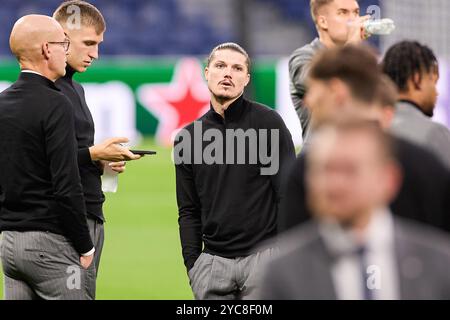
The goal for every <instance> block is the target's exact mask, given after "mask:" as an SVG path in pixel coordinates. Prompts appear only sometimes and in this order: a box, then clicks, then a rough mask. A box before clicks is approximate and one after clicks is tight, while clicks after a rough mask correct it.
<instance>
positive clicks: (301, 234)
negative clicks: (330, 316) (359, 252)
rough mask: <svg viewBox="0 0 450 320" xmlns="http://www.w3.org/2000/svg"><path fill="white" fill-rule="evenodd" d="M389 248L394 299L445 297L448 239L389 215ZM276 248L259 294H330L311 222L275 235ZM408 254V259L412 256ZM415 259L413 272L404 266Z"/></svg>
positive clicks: (449, 291)
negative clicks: (395, 285)
mask: <svg viewBox="0 0 450 320" xmlns="http://www.w3.org/2000/svg"><path fill="white" fill-rule="evenodd" d="M394 243H395V244H394V251H395V254H396V260H397V262H398V264H397V265H398V279H399V282H400V299H402V300H413V299H423V300H427V299H440V300H441V299H442V300H444V299H445V300H447V299H450V273H449V272H448V270H449V267H450V239H449V238H448V237H447V235H446V234H443V233H441V232H440V231H437V230H435V229H434V228H431V227H427V226H421V225H418V224H416V223H414V222H410V221H407V220H403V219H402V218H395V219H394ZM279 246H280V250H281V253H280V255H279V256H278V257H277V258H275V259H274V260H273V261H272V262H270V263H269V265H268V267H267V269H266V272H265V276H264V277H263V280H262V288H261V295H260V296H259V298H261V299H271V300H272V299H273V300H276V299H284V300H335V299H336V298H337V296H336V291H335V288H334V284H333V280H332V275H331V264H332V263H333V257H332V255H331V254H330V253H329V251H328V250H327V248H326V246H325V244H324V242H323V240H322V238H321V237H320V235H319V232H318V227H317V224H316V223H315V222H309V223H306V224H304V225H302V226H299V227H297V228H294V229H292V230H290V231H289V232H287V233H286V234H285V235H283V236H282V239H280V241H279ZM412 259H413V260H412ZM411 261H414V262H415V265H416V266H419V268H417V273H415V274H414V275H413V274H412V273H411V272H408V268H407V265H408V263H410V262H411Z"/></svg>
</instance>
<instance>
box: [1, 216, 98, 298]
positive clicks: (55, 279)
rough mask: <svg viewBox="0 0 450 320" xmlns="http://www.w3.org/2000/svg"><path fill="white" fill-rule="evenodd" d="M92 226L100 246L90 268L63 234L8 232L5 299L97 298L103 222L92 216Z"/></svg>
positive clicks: (3, 247) (3, 252)
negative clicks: (96, 288) (82, 261)
mask: <svg viewBox="0 0 450 320" xmlns="http://www.w3.org/2000/svg"><path fill="white" fill-rule="evenodd" d="M88 225H89V229H90V232H91V238H92V239H93V242H94V244H95V246H96V252H95V256H94V261H93V263H92V264H91V265H90V266H89V268H88V269H84V268H83V267H82V266H81V265H80V255H79V254H78V252H76V250H75V249H74V248H73V246H72V244H71V242H70V241H69V240H68V239H67V238H66V237H64V236H63V235H59V234H54V233H51V232H41V231H29V232H18V231H4V232H3V233H2V240H1V242H0V255H1V261H2V266H3V273H4V298H5V299H6V300H34V299H48V300H92V299H95V286H96V276H97V266H98V264H99V263H100V254H101V251H102V246H103V224H101V223H97V222H96V221H94V220H91V219H88ZM97 251H98V252H97Z"/></svg>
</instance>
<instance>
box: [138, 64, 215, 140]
mask: <svg viewBox="0 0 450 320" xmlns="http://www.w3.org/2000/svg"><path fill="white" fill-rule="evenodd" d="M137 97H138V99H139V102H140V103H141V104H142V105H143V106H144V107H145V108H146V109H147V110H148V111H150V112H151V113H152V114H154V115H155V116H156V117H157V118H158V120H159V124H158V129H157V131H156V139H157V141H158V142H159V143H160V144H162V145H171V144H172V143H173V139H174V137H175V135H176V134H177V132H178V131H179V130H180V129H181V128H183V127H184V126H186V125H187V124H189V123H191V122H193V121H194V120H196V119H198V118H199V117H200V116H202V115H203V114H204V113H205V112H206V111H208V109H209V101H210V92H209V90H208V87H207V85H206V82H205V80H204V78H203V67H202V65H201V63H200V62H199V61H198V60H196V59H191V58H186V59H182V60H180V61H179V62H178V64H177V65H176V66H175V71H174V76H173V78H172V81H171V82H170V83H164V84H163V83H158V84H145V85H142V86H141V87H139V89H138V91H137Z"/></svg>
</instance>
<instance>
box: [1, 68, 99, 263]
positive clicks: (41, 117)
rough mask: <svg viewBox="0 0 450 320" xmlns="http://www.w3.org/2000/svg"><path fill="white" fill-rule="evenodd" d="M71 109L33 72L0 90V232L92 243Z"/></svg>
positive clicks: (84, 246) (79, 246) (81, 249)
mask: <svg viewBox="0 0 450 320" xmlns="http://www.w3.org/2000/svg"><path fill="white" fill-rule="evenodd" d="M73 123H74V119H73V111H72V107H71V105H70V102H69V101H68V100H67V98H66V97H65V96H64V95H63V94H62V93H61V92H60V90H59V89H58V88H56V86H55V84H54V83H53V82H52V81H50V80H48V79H47V78H44V77H43V76H40V75H38V74H33V73H24V72H22V73H21V74H20V77H19V79H18V81H17V82H15V83H14V84H13V85H12V86H11V87H9V88H8V89H6V90H5V91H3V92H2V93H0V150H1V152H0V231H22V232H23V231H49V232H53V233H57V234H62V235H65V236H66V237H67V238H69V239H70V240H71V241H72V243H73V245H74V247H75V249H76V250H77V251H78V253H80V254H82V253H86V252H88V251H90V250H91V249H92V247H93V245H92V241H91V237H90V235H89V229H88V226H87V223H86V208H85V204H84V199H83V192H82V187H81V183H80V175H79V172H78V164H77V157H76V155H77V146H76V140H75V128H74V124H73Z"/></svg>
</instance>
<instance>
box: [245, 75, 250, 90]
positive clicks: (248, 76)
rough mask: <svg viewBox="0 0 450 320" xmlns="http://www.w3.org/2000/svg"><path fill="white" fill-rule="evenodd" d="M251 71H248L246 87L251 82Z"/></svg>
mask: <svg viewBox="0 0 450 320" xmlns="http://www.w3.org/2000/svg"><path fill="white" fill-rule="evenodd" d="M250 78H251V77H250V73H247V81H246V82H245V87H246V86H247V85H248V84H249V83H250Z"/></svg>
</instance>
